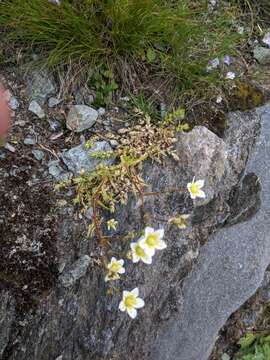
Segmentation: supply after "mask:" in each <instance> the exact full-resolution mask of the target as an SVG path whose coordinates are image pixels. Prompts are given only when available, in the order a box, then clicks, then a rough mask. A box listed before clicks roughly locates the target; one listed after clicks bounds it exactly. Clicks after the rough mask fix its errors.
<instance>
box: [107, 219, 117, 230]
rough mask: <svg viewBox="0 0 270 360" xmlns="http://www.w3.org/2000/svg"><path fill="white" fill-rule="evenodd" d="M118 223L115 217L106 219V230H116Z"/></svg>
mask: <svg viewBox="0 0 270 360" xmlns="http://www.w3.org/2000/svg"><path fill="white" fill-rule="evenodd" d="M117 225H118V221H116V220H115V219H110V220H108V221H107V229H108V230H112V229H113V230H116V228H117Z"/></svg>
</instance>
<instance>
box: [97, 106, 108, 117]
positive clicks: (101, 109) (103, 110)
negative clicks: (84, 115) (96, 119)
mask: <svg viewBox="0 0 270 360" xmlns="http://www.w3.org/2000/svg"><path fill="white" fill-rule="evenodd" d="M105 113H106V110H105V109H104V108H103V107H100V108H99V109H98V114H99V115H100V116H102V115H104V114H105Z"/></svg>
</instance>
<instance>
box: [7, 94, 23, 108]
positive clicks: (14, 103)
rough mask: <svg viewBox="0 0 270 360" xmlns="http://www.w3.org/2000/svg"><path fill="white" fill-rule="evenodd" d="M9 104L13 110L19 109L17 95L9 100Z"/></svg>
mask: <svg viewBox="0 0 270 360" xmlns="http://www.w3.org/2000/svg"><path fill="white" fill-rule="evenodd" d="M8 105H9V107H10V109H11V110H17V109H18V108H19V106H20V104H19V102H18V100H17V99H16V98H15V96H12V97H11V99H10V100H9V102H8Z"/></svg>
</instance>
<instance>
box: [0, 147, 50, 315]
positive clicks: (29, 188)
mask: <svg viewBox="0 0 270 360" xmlns="http://www.w3.org/2000/svg"><path fill="white" fill-rule="evenodd" d="M5 156H6V157H5V159H4V160H1V161H0V180H1V181H0V244H1V246H0V256H1V262H0V282H1V283H2V285H5V286H6V287H8V288H11V289H12V290H13V291H14V293H15V296H16V299H17V307H18V308H19V310H21V311H24V310H27V309H29V307H33V306H34V305H35V303H36V302H37V300H38V297H39V295H41V294H42V293H43V292H44V291H46V290H48V289H49V288H50V287H51V286H52V285H53V284H54V282H55V279H56V274H57V270H56V260H57V259H56V249H55V244H56V227H55V220H56V219H55V216H54V215H53V212H52V210H53V202H54V197H55V196H54V194H53V191H52V185H51V184H50V182H46V181H44V180H43V181H42V180H40V179H38V178H37V176H38V172H39V168H38V166H37V165H36V162H35V160H34V159H32V158H31V157H28V156H27V155H25V154H23V153H22V154H20V155H18V154H17V153H16V154H8V152H6V153H5ZM35 173H36V174H35ZM33 174H35V176H33Z"/></svg>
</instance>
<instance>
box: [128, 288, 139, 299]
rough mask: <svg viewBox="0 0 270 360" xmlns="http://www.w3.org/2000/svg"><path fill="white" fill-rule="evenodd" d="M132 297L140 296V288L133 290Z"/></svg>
mask: <svg viewBox="0 0 270 360" xmlns="http://www.w3.org/2000/svg"><path fill="white" fill-rule="evenodd" d="M130 293H131V294H132V295H134V296H135V297H137V296H139V289H138V288H135V289H133V290H131V292H130Z"/></svg>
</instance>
